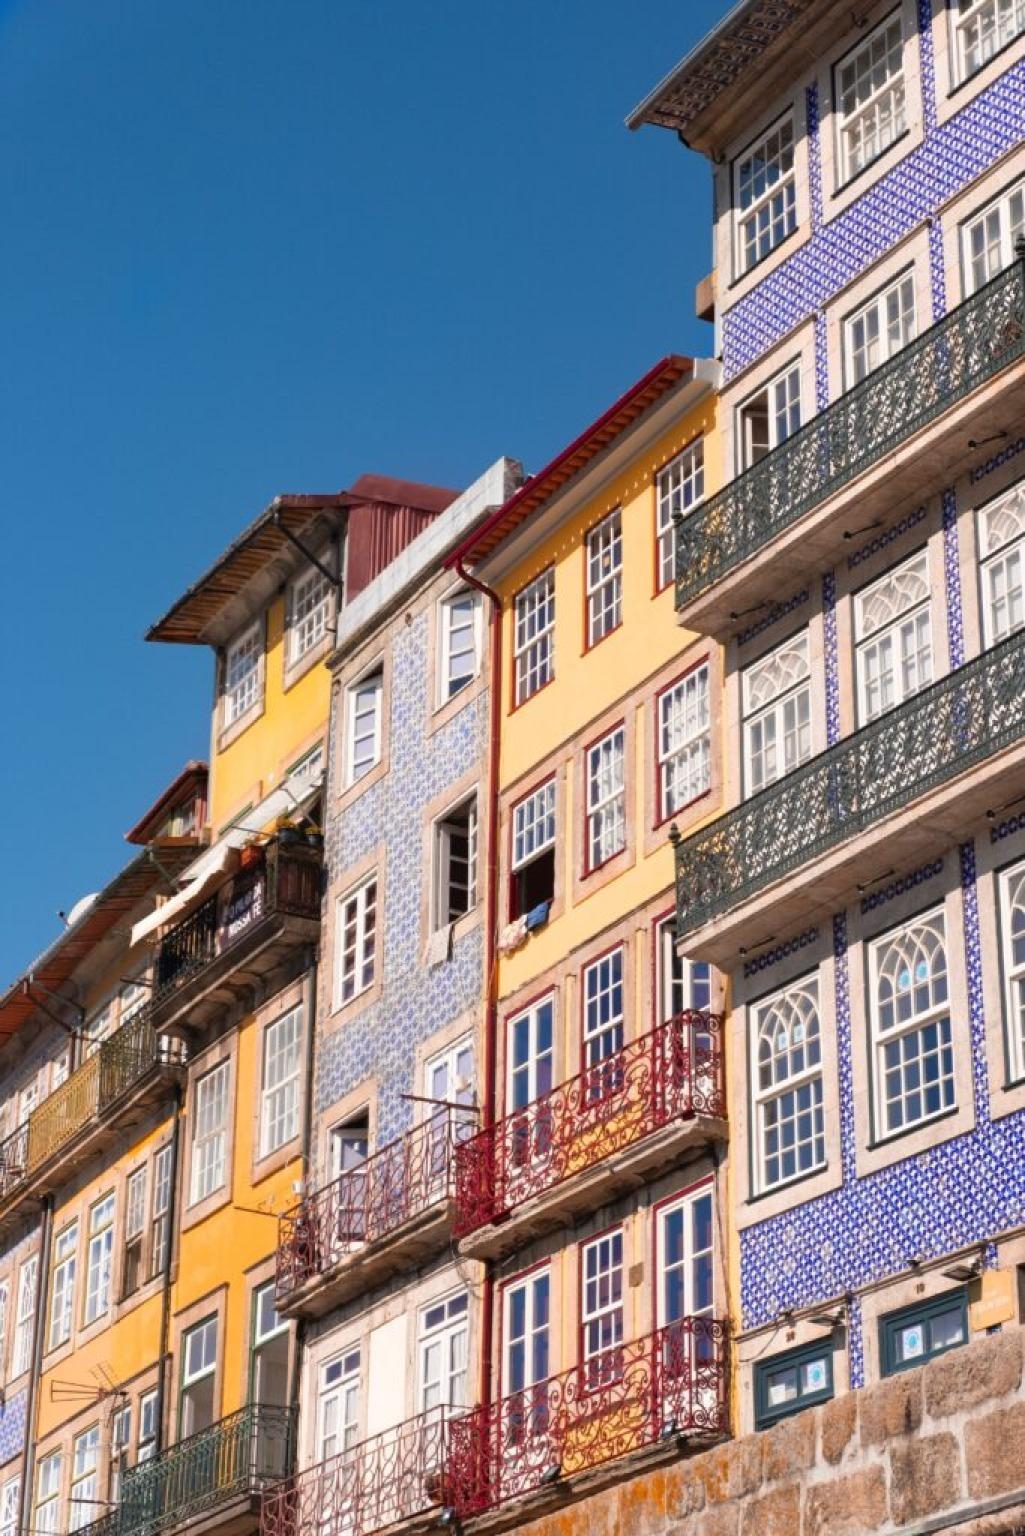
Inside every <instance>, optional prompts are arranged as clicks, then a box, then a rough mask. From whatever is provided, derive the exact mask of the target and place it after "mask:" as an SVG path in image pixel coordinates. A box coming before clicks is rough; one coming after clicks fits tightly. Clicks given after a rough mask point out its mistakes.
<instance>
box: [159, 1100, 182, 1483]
mask: <svg viewBox="0 0 1025 1536" xmlns="http://www.w3.org/2000/svg"><path fill="white" fill-rule="evenodd" d="M182 1099H183V1094H182V1087H181V1084H180V1083H176V1084H175V1089H174V1124H173V1127H172V1130H171V1189H170V1194H169V1197H168V1206H167V1255H166V1257H165V1259H164V1283H163V1286H162V1288H161V1293H160V1370H159V1376H158V1379H157V1391H158V1395H157V1407H158V1409H159V1412H158V1414H157V1440H156V1445H155V1446H154V1448H153V1454H154V1456H159V1455H160V1452H161V1451H162V1450H163V1448H164V1421H165V1418H166V1409H167V1385H168V1377H169V1374H170V1369H171V1354H170V1350H169V1348H168V1345H169V1343H170V1337H171V1276H172V1273H173V1258H174V1247H175V1243H176V1241H177V1238H178V1201H179V1193H180V1192H179V1189H178V1168H179V1165H180V1163H181V1124H182Z"/></svg>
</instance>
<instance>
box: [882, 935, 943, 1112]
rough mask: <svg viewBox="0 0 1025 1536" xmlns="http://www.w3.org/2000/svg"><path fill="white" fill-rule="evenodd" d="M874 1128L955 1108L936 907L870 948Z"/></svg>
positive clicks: (885, 936) (940, 940)
mask: <svg viewBox="0 0 1025 1536" xmlns="http://www.w3.org/2000/svg"><path fill="white" fill-rule="evenodd" d="M869 973H870V989H871V990H870V1002H871V1007H870V1010H869V1011H870V1016H871V1026H872V1057H873V1074H872V1075H873V1083H874V1087H875V1109H876V1133H877V1135H878V1136H880V1137H884V1136H892V1135H894V1134H895V1133H896V1132H898V1131H906V1130H908V1129H910V1127H911V1126H914V1125H920V1124H921V1123H922V1122H923V1121H925V1120H931V1119H933V1118H934V1117H935V1116H936V1115H941V1114H943V1113H944V1112H945V1111H946V1110H948V1109H953V1108H954V1102H955V1094H954V1047H953V1040H952V1035H951V1025H950V996H949V989H948V981H947V931H946V918H945V915H944V913H943V909H942V908H937V910H936V911H935V912H928V913H926V914H925V915H924V916H923V917H916V918H915V919H913V921H912V922H910V923H904V924H903V925H902V926H901V927H900V928H896V929H894V930H893V931H892V932H890V933H887V934H884V935H883V936H882V938H879V939H876V940H875V941H874V942H873V943H872V944H871V945H870V946H869Z"/></svg>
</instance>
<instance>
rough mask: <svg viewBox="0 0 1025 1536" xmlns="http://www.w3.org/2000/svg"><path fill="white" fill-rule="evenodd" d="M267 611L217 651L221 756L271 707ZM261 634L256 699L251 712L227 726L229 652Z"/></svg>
mask: <svg viewBox="0 0 1025 1536" xmlns="http://www.w3.org/2000/svg"><path fill="white" fill-rule="evenodd" d="M267 618H268V613H267V610H266V609H264V610H263V611H262V612H261V613H260V614H258V615H257V617H256V618H254V619H252V620H247V621H246V623H245V624H242V625H240V626H239V628H238V630H237V631H236V632H235V634H234V635H233V636H232V638H231V639H230V640H229V641H228V642H227V644H226V645H220V646H218V647H217V702H216V720H217V729H216V733H215V735H216V745H217V751H218V752H224V751H225V750H226V749H227V748H228V747H230V746H231V744H232V742H234V741H237V740H238V738H239V737H240V736H241V735H242V732H243V731H245V730H248V728H249V726H251V725H252V724H253V722H254V721H255V720H259V718H260V716H261V715H262V714H263V712H264V710H265V709H266V707H267ZM251 629H255V630H258V632H259V636H260V655H259V661H258V663H257V669H256V698H255V699H254V700H253V702H252V704H250V706H249V708H248V709H247V710H245V711H244V712H243V713H242V714H241V715H238V716H236V718H235V719H234V720H233V721H232V722H231V724H230V725H227V724H225V720H224V687H225V679H226V675H227V668H228V652H229V650H230V649H231V647H232V646H233V645H234V644H236V643H237V641H239V640H241V638H242V637H243V635H245V634H247V633H248V632H249V630H251Z"/></svg>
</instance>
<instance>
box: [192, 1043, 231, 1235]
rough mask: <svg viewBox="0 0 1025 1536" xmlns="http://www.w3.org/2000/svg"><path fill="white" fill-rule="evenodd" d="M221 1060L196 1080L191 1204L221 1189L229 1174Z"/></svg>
mask: <svg viewBox="0 0 1025 1536" xmlns="http://www.w3.org/2000/svg"><path fill="white" fill-rule="evenodd" d="M230 1070H231V1064H230V1062H227V1061H222V1062H220V1063H219V1065H218V1066H216V1067H213V1068H212V1069H211V1070H210V1071H209V1072H207V1073H206V1074H205V1075H204V1076H203V1077H201V1078H200V1079H199V1080H198V1082H197V1083H196V1097H195V1110H196V1118H195V1124H194V1126H193V1128H192V1180H191V1183H192V1191H191V1200H190V1204H191V1205H198V1204H199V1202H200V1201H201V1200H205V1199H206V1198H207V1196H208V1195H212V1194H214V1193H215V1191H216V1190H218V1189H221V1188H222V1187H223V1185H224V1181H225V1179H226V1177H227V1150H228V1149H227V1138H226V1135H225V1128H226V1125H227V1120H228V1074H229V1072H230Z"/></svg>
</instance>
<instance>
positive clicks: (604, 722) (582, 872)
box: [570, 709, 637, 905]
mask: <svg viewBox="0 0 1025 1536" xmlns="http://www.w3.org/2000/svg"><path fill="white" fill-rule="evenodd" d="M634 714H635V711H634V710H628V711H627V712H626V713H625V714H624V713H623V712H622V711H621V710H617V709H613V710H612V711H610V712H609V713H608V714H606V715H604V716H602V718H601V720H599V721H595V722H593V723H592V726H591V729H590V731H589V732H588V734H587V738H586V740H585V741H584V742H583V745H582V746H581V748H580V751H579V753H578V755H577V772H576V784H575V790H576V800H577V803H578V804H579V806H580V815H579V818H577V827H576V828H575V836H576V838H578V839H579V842H578V846H577V848H576V849H575V850H574V851H573V853H572V854H571V865H570V868H571V870H572V875H571V880H572V887H573V900H574V905H576V903H577V902H579V901H582V900H583V899H584V898H585V897H586V896H589V895H590V894H591V893H592V892H593V891H594V890H600V889H601V887H602V886H604V885H605V884H607V883H608V880H609V879H610V878H614V877H615V876H616V875H617V874H621V873H622V871H623V870H624V869H625V868H629V867H630V866H631V865H633V864H634V863H635V862H636V859H637V826H636V816H635V815H634V814H633V812H634V809H635V806H636V801H637V792H636V744H635V741H634ZM620 731H622V732H623V846H622V847H621V848H617V850H616V852H615V853H611V854H609V856H608V858H605V859H601V860H599V862H598V863H596V864H592V863H591V848H590V841H591V838H590V833H591V808H590V805H589V803H588V778H589V774H588V763H589V758H590V754H591V750H592V748H594V747H599V746H601V744H602V743H603V742H605V741H607V740H608V739H609V738H610V737H612V736H615V735H617V734H618V733H619V732H620Z"/></svg>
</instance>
